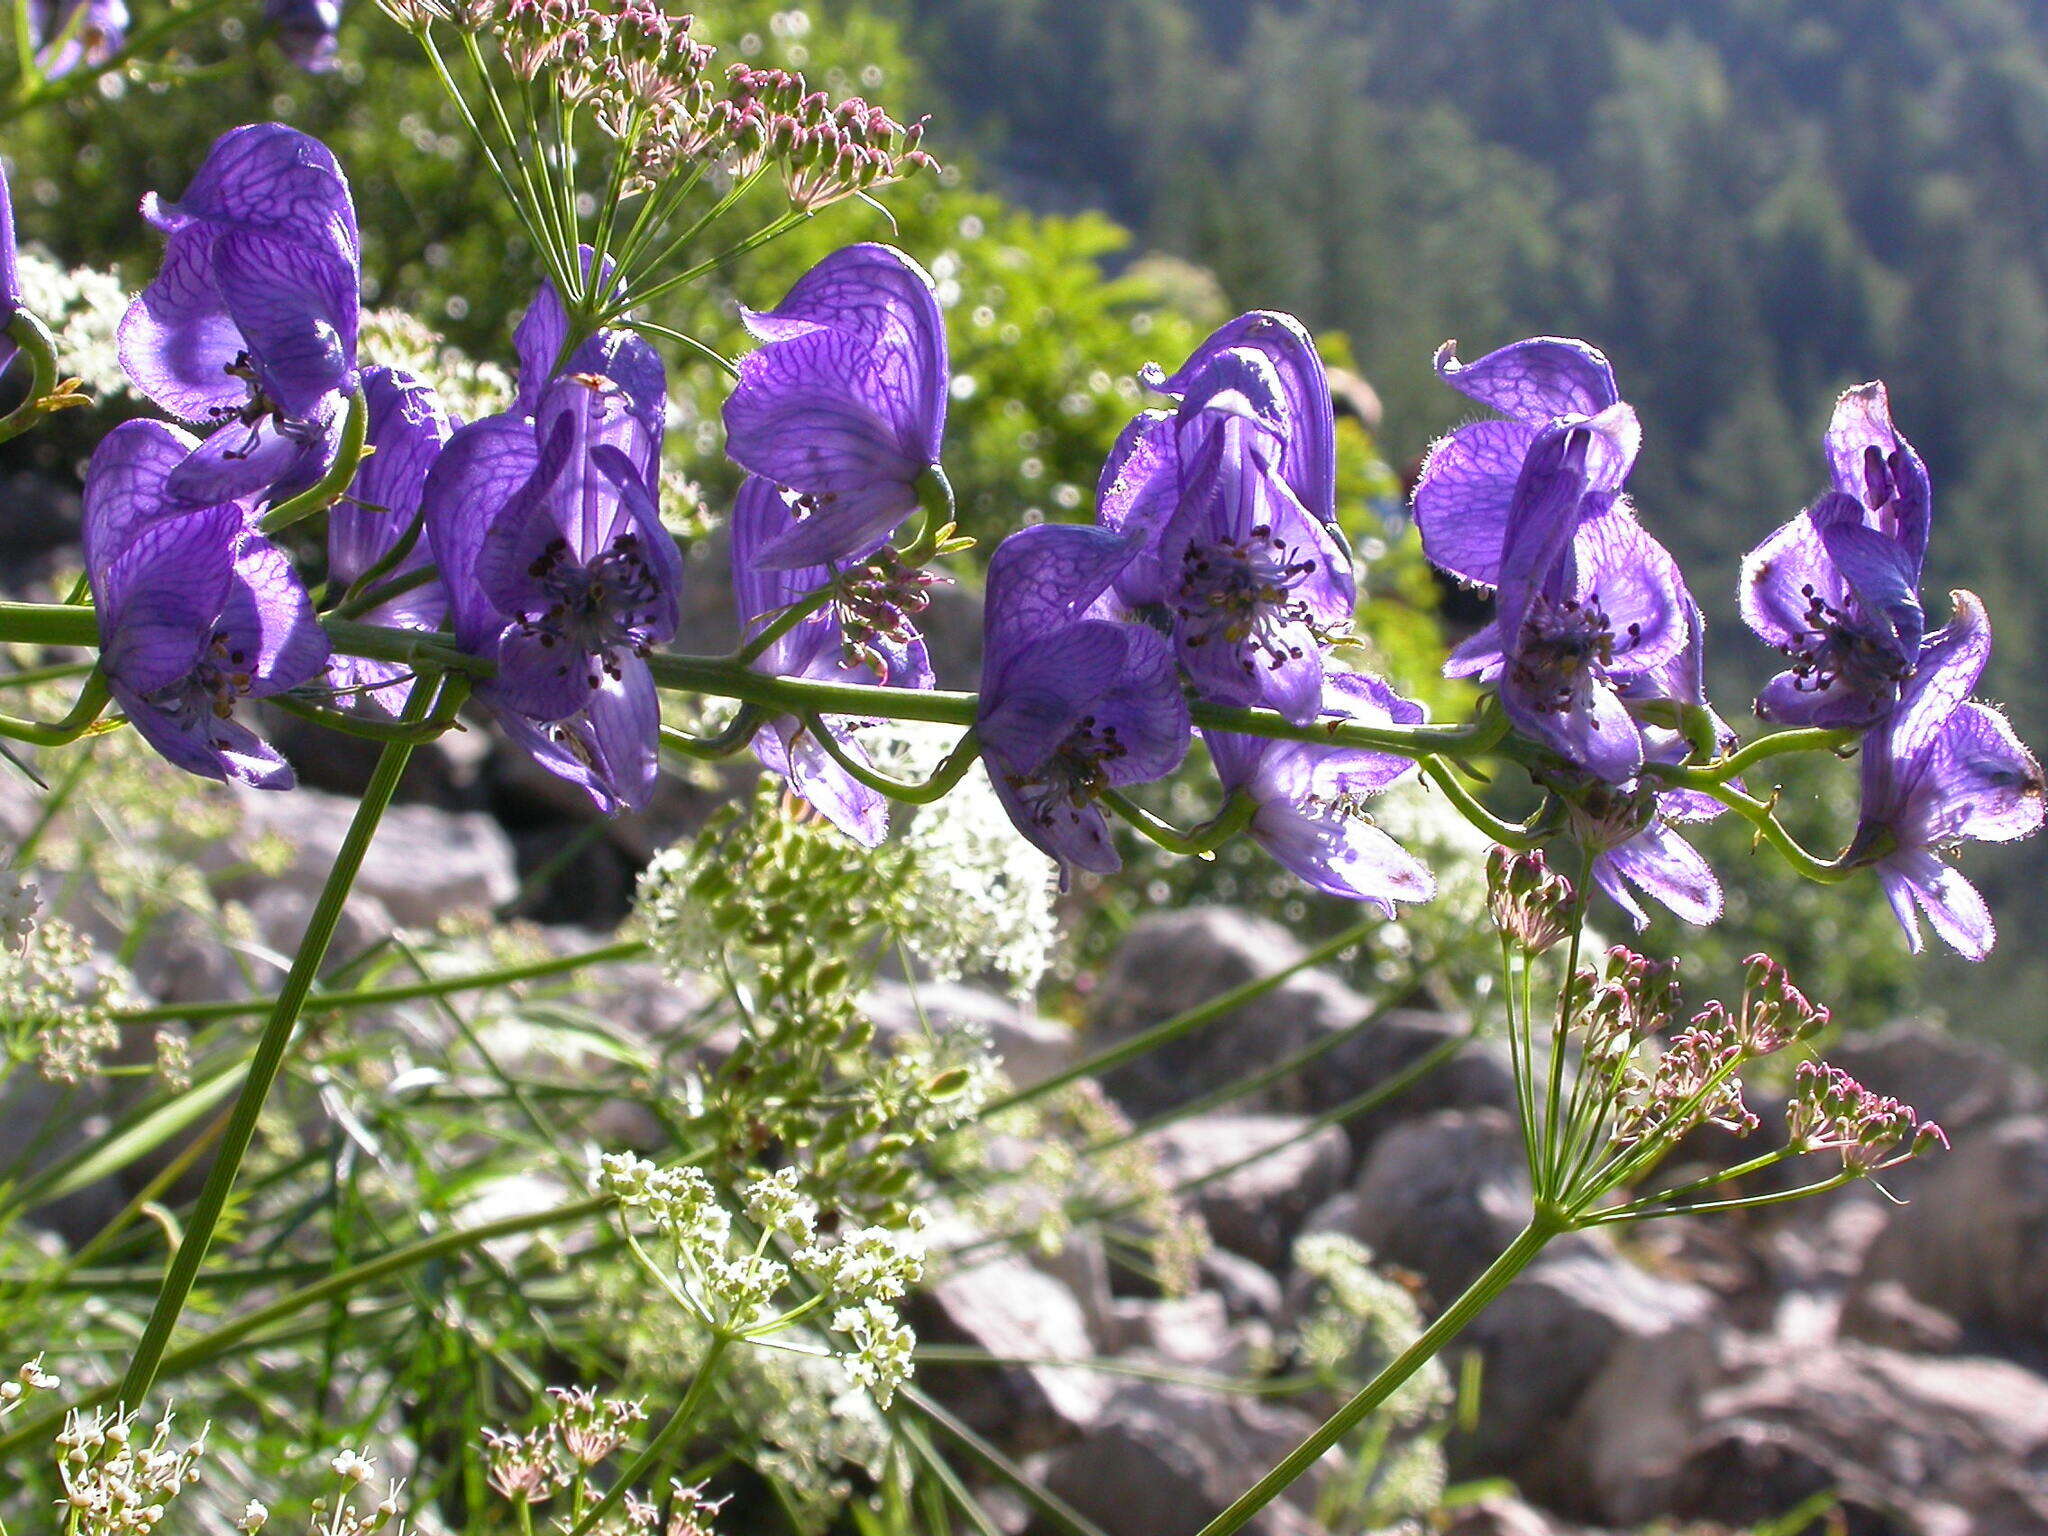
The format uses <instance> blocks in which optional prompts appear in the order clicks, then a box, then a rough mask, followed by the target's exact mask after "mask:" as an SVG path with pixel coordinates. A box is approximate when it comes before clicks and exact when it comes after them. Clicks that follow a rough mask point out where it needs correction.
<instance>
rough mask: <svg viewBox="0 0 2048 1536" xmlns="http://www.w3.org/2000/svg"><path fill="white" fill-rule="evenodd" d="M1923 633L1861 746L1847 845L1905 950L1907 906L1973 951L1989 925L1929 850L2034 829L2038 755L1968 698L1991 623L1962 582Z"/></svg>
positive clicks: (1962, 884) (1967, 887) (1989, 939)
mask: <svg viewBox="0 0 2048 1536" xmlns="http://www.w3.org/2000/svg"><path fill="white" fill-rule="evenodd" d="M1953 599H1954V602H1955V617H1954V618H1953V619H1951V620H1950V621H1949V623H1948V625H1947V626H1946V627H1945V628H1944V629H1942V630H1940V631H1939V632H1937V633H1936V634H1934V635H1931V636H1929V637H1928V640H1927V644H1926V647H1925V649H1924V650H1923V651H1922V653H1921V655H1920V659H1919V665H1918V667H1917V669H1916V670H1915V672H1914V674H1913V677H1912V678H1911V680H1910V681H1909V682H1907V684H1906V685H1905V687H1904V688H1903V689H1902V690H1901V692H1900V696H1899V701H1898V706H1897V708H1896V709H1894V710H1893V712H1892V714H1891V715H1890V717H1889V718H1888V719H1887V720H1886V721H1885V723H1884V724H1883V725H1882V726H1881V727H1879V728H1878V729H1876V730H1874V731H1872V732H1871V734H1870V735H1869V736H1868V737H1867V738H1866V739H1865V741H1864V745H1863V803H1862V806H1861V810H1860V814H1859V818H1858V824H1857V830H1856V839H1855V842H1854V844H1853V845H1852V854H1854V855H1856V856H1860V857H1862V858H1863V859H1864V860H1865V861H1867V862H1869V863H1870V864H1872V865H1873V866H1874V867H1875V869H1876V871H1877V878H1878V883H1879V884H1880V885H1882V886H1883V888H1884V893H1885V896H1886V897H1887V898H1888V899H1889V900H1890V902H1891V905H1892V911H1893V912H1894V913H1895V914H1896V915H1897V916H1898V919H1899V925H1900V926H1901V927H1902V928H1904V929H1905V931H1906V939H1907V942H1908V943H1909V944H1910V945H1911V947H1912V949H1913V952H1914V953H1915V954H1918V953H1919V951H1920V923H1919V917H1918V913H1917V912H1916V910H1915V909H1916V908H1917V909H1918V912H1924V913H1925V914H1926V915H1927V920H1928V921H1929V922H1930V923H1931V924H1932V925H1933V927H1934V931H1935V932H1936V933H1938V934H1939V935H1940V936H1941V937H1942V938H1943V939H1944V940H1945V941H1946V942H1947V943H1948V944H1949V945H1950V946H1951V947H1952V948H1953V949H1955V951H1956V952H1957V953H1958V954H1960V955H1962V956H1963V957H1964V958H1966V959H1970V960H1982V959H1983V958H1984V957H1985V956H1986V955H1987V954H1989V953H1990V952H1991V946H1992V943H1993V941H1994V939H1995V938H1996V937H1997V930H1996V928H1995V927H1994V925H1993V923H1992V920H1991V913H1990V910H1989V909H1988V908H1987V907H1986V906H1985V904H1984V898H1983V897H1982V896H1980V895H1979V894H1978V892H1977V888H1976V887H1975V886H1973V885H1971V884H1970V882H1969V881H1968V880H1966V879H1965V878H1964V877H1963V876H1962V875H1961V874H1960V873H1959V872H1957V871H1956V870H1954V869H1951V868H1950V867H1949V866H1948V865H1946V864H1944V863H1943V862H1942V861H1941V859H1940V857H1939V850H1941V849H1944V848H1949V847H1953V846H1954V845H1956V844H1958V843H1963V842H2010V841H2011V840H2013V839H2014V838H2021V837H2026V836H2029V835H2031V834H2032V833H2034V832H2036V831H2038V830H2040V826H2041V819H2042V805H2043V800H2042V796H2043V783H2042V777H2041V765H2040V763H2039V762H2038V761H2037V760H2036V759H2035V757H2034V755H2033V753H2031V752H2029V751H2028V750H2027V748H2026V747H2025V746H2024V745H2023V744H2022V743H2021V742H2020V740H2019V738H2018V737H2017V736H2016V735H2014V733H2013V729H2012V726H2011V725H2010V724H2008V723H2007V721H2006V719H2005V717H2004V716H2003V715H2001V714H2000V713H1999V712H1998V711H1997V710H1995V709H1992V708H1991V707H1990V706H1988V705H1985V704H1980V703H1977V702H1975V701H1973V700H1971V699H1970V697H1969V694H1970V690H1971V689H1973V688H1974V687H1976V685H1977V679H1978V677H1979V676H1981V675H1982V673H1983V670H1984V664H1985V662H1986V661H1987V660H1989V658H1990V655H1991V625H1990V621H1989V620H1988V619H1987V618H1986V616H1985V613H1984V605H1983V604H1982V603H1981V602H1980V601H1979V600H1978V599H1977V598H1976V597H1975V596H1974V595H1973V594H1971V593H1968V592H1957V593H1954V594H1953Z"/></svg>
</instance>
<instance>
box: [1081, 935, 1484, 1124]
mask: <svg viewBox="0 0 2048 1536" xmlns="http://www.w3.org/2000/svg"><path fill="white" fill-rule="evenodd" d="M1304 953H1305V950H1304V949H1303V947H1302V945H1301V944H1300V943H1299V942H1298V941H1297V940H1296V939H1295V938H1294V936H1293V935H1292V934H1290V933H1288V932H1287V930H1286V929H1284V928H1282V927H1281V926H1280V925H1279V924H1277V923H1275V922H1273V921H1272V920H1270V919H1268V918H1265V917H1261V916H1259V915H1257V914H1256V913H1251V912H1246V911H1243V910H1241V909H1239V908H1234V907H1192V908H1184V909H1180V910H1175V911H1158V912H1151V913H1148V914H1146V915H1145V916H1144V917H1143V918H1141V919H1139V921H1138V922H1137V923H1136V924H1135V925H1134V926H1133V928H1132V929H1131V932H1130V935H1129V936H1128V937H1127V938H1126V939H1125V941H1124V944H1123V947H1122V948H1121V949H1120V950H1118V952H1117V955H1116V958H1115V959H1114V960H1113V961H1112V962H1111V964H1110V966H1109V968H1108V970H1107V971H1106V972H1105V973H1104V974H1103V976H1102V978H1101V980H1100V981H1099V982H1098V984H1097V986H1096V990H1095V995H1094V998H1093V1000H1092V1003H1091V1007H1090V1013H1089V1020H1088V1027H1089V1035H1090V1038H1089V1042H1088V1043H1089V1047H1090V1048H1091V1049H1099V1048H1101V1047H1104V1046H1108V1045H1112V1044H1114V1043H1116V1042H1117V1041H1120V1040H1124V1039H1127V1038H1129V1037H1130V1036H1132V1035H1134V1034H1137V1033H1139V1032H1140V1031H1142V1030H1145V1029H1147V1028H1150V1027H1151V1026H1153V1025H1155V1024H1160V1023H1163V1022H1165V1021H1166V1020H1168V1019H1170V1018H1173V1017H1175V1016H1176V1015H1179V1014H1182V1013H1186V1012H1189V1011H1191V1010H1193V1009H1195V1008H1198V1007H1200V1006H1201V1005H1203V1004H1205V1003H1208V1002H1210V1001H1212V1000H1213V999H1215V998H1217V997H1219V996H1221V995H1222V994H1224V993H1226V992H1228V991H1230V990H1231V989H1233V988H1236V987H1240V986H1243V985H1245V984H1246V983H1248V982H1251V981H1255V980H1257V979H1259V978H1262V977H1266V976H1271V975H1274V974H1276V973H1278V972H1280V971H1282V970H1285V969H1286V968H1287V967H1288V966H1289V965H1292V964H1294V963H1296V962H1298V961H1299V960H1300V959H1301V957H1302V955H1303V954H1304ZM1373 1012H1374V1005H1373V1003H1372V1002H1371V1000H1370V999H1368V998H1366V997H1364V996H1362V995H1361V994H1360V993H1358V992H1356V991H1354V990H1353V989H1352V988H1351V987H1349V986H1347V985H1346V984H1345V983H1344V982H1343V981H1342V980H1340V979H1339V978H1338V977H1336V976H1334V975H1332V974H1330V973H1329V972H1327V971H1323V970H1320V969H1314V968H1311V969H1308V970H1303V971H1297V972H1296V973H1295V974H1294V975H1292V976H1289V977H1288V978H1287V979H1286V980H1284V981H1281V982H1279V983H1276V984H1275V985H1274V986H1273V987H1271V988H1270V989H1269V990H1267V991H1266V992H1264V993H1262V994H1261V995H1259V996H1258V997H1256V998H1253V999H1252V1000H1250V1001H1249V1002H1246V1003H1243V1004H1241V1005H1240V1006H1238V1007H1237V1008H1234V1009H1232V1010H1231V1011H1230V1012H1228V1013H1226V1014H1223V1015H1222V1016H1220V1017H1219V1018H1217V1019H1215V1020H1213V1021H1212V1022H1210V1023H1208V1024H1205V1025H1204V1026H1202V1027H1201V1028H1200V1029H1197V1030H1195V1031H1193V1032H1191V1033H1189V1034H1187V1035H1183V1036H1182V1037H1181V1038H1179V1039H1178V1040H1175V1041H1173V1042H1172V1043H1171V1044H1169V1045H1165V1046H1162V1047H1160V1048H1159V1049H1157V1050H1154V1051H1151V1052H1149V1053H1148V1054H1146V1055H1145V1056H1144V1057H1142V1058H1140V1059H1139V1060H1137V1061H1134V1062H1131V1063H1129V1064H1127V1065H1126V1066H1124V1067H1121V1068H1119V1069H1117V1070H1116V1071H1114V1072H1111V1073H1109V1074H1108V1075H1107V1076H1106V1077H1105V1078H1104V1080H1103V1084H1104V1086H1105V1087H1106V1088H1107V1089H1108V1090H1109V1092H1110V1093H1111V1094H1112V1095H1113V1096H1114V1097H1115V1098H1116V1099H1117V1100H1118V1102H1120V1103H1121V1104H1122V1105H1123V1106H1124V1107H1125V1108H1126V1109H1127V1110H1129V1111H1130V1112H1131V1113H1132V1114H1133V1115H1136V1116H1139V1117H1141V1118H1142V1117H1144V1116H1146V1115H1151V1114H1156V1113H1159V1112H1160V1111H1162V1110H1166V1109H1170V1108H1173V1107H1174V1106H1175V1105H1179V1104H1185V1103H1187V1102H1188V1101H1189V1100H1191V1099H1196V1098H1200V1097H1202V1096H1204V1095H1206V1094H1209V1093H1213V1092H1217V1091H1219V1090H1226V1089H1229V1088H1231V1087H1233V1086H1234V1085H1236V1084H1239V1083H1242V1082H1243V1081H1244V1080H1245V1079H1247V1078H1248V1077H1251V1076H1253V1075H1255V1074H1256V1073H1258V1072H1260V1071H1261V1070H1263V1069H1264V1068H1266V1067H1269V1066H1271V1065H1272V1064H1273V1063H1274V1062H1276V1061H1279V1060H1281V1059H1283V1058H1285V1057H1288V1056H1292V1055H1294V1054H1296V1053H1298V1052H1301V1051H1305V1050H1307V1049H1309V1048H1310V1047H1312V1046H1314V1045H1317V1044H1319V1043H1324V1042H1327V1041H1329V1040H1330V1039H1331V1038H1332V1037H1333V1036H1343V1035H1345V1034H1346V1032H1347V1031H1353V1030H1356V1032H1355V1033H1352V1034H1350V1035H1349V1036H1348V1038H1345V1039H1342V1040H1341V1041H1340V1042H1339V1043H1337V1044H1334V1045H1332V1046H1330V1048H1329V1049H1328V1050H1327V1051H1326V1052H1325V1053H1324V1054H1323V1055H1322V1056H1320V1057H1318V1058H1316V1059H1315V1060H1314V1062H1313V1063H1312V1064H1310V1065H1308V1066H1305V1067H1304V1068H1303V1069H1302V1070H1301V1071H1299V1072H1294V1073H1290V1074H1288V1075H1287V1076H1286V1077H1285V1078H1283V1079H1282V1080H1280V1081H1278V1082H1274V1083H1270V1084H1267V1085H1266V1086H1264V1087H1262V1088H1260V1089H1258V1090H1257V1091H1256V1092H1253V1093H1249V1094H1245V1095H1243V1096H1241V1097H1239V1098H1237V1099H1235V1100H1234V1101H1233V1102H1232V1104H1231V1107H1232V1108H1233V1109H1237V1110H1243V1111H1264V1112H1270V1113H1278V1114H1317V1113H1320V1112H1322V1111H1325V1110H1330V1109H1334V1108H1336V1107H1338V1106H1339V1105H1342V1104H1347V1103H1350V1102H1351V1101H1353V1100H1355V1099H1356V1098H1358V1097H1359V1096H1360V1095H1361V1094H1364V1093H1365V1092H1367V1091H1368V1090H1371V1089H1373V1088H1375V1087H1377V1086H1379V1085H1381V1084H1384V1083H1385V1082H1386V1081H1387V1080H1388V1079H1389V1078H1391V1077H1392V1076H1393V1075H1394V1074H1395V1073H1397V1072H1399V1071H1401V1070H1402V1069H1403V1068H1404V1067H1406V1066H1408V1065H1410V1064H1411V1063H1413V1062H1415V1061H1417V1060H1419V1059H1420V1058H1422V1057H1423V1056H1425V1055H1427V1054H1428V1053H1429V1052H1430V1051H1432V1050H1434V1049H1436V1048H1438V1047H1440V1046H1442V1045H1443V1044H1444V1043H1445V1042H1446V1040H1448V1039H1450V1038H1452V1037H1454V1036H1458V1035H1461V1034H1462V1033H1463V1025H1462V1024H1461V1023H1460V1022H1459V1021H1457V1020H1455V1019H1451V1018H1448V1017H1446V1016H1444V1015H1440V1014H1432V1013H1424V1012H1419V1011H1417V1010H1413V1009H1390V1010H1387V1011H1386V1012H1384V1013H1382V1014H1381V1015H1380V1016H1379V1017H1377V1018H1373ZM1367 1019H1372V1023H1371V1024H1370V1025H1368V1026H1367V1027H1365V1028H1363V1029H1358V1028H1357V1026H1359V1025H1360V1024H1361V1023H1363V1022H1364V1021H1365V1020H1367ZM1509 1098H1510V1096H1509V1091H1508V1084H1507V1077H1506V1074H1505V1072H1504V1071H1503V1070H1502V1069H1501V1068H1500V1065H1499V1063H1498V1062H1496V1061H1494V1060H1492V1058H1490V1057H1489V1056H1487V1055H1486V1054H1485V1053H1483V1052H1472V1051H1468V1052H1466V1053H1465V1054H1464V1055H1462V1056H1460V1057H1457V1058H1454V1059H1452V1060H1451V1061H1449V1062H1448V1063H1446V1064H1445V1065H1444V1066H1443V1067H1441V1068H1439V1069H1438V1070H1437V1071H1435V1072H1432V1073H1431V1074H1429V1075H1428V1076H1426V1077H1425V1078H1423V1079H1422V1080H1420V1081H1419V1082H1417V1083H1416V1084H1414V1085H1413V1086H1412V1087H1411V1088H1409V1089H1408V1091H1406V1092H1405V1093H1403V1094H1402V1095H1401V1096H1400V1098H1399V1099H1398V1101H1397V1102H1396V1103H1395V1104H1394V1105H1392V1106H1390V1107H1387V1108H1383V1109H1381V1110H1380V1111H1379V1112H1378V1113H1377V1114H1375V1115H1374V1116H1373V1117H1371V1119H1370V1120H1369V1121H1368V1122H1366V1123H1364V1124H1363V1125H1361V1126H1360V1127H1357V1128H1355V1129H1356V1130H1357V1132H1358V1135H1359V1139H1360V1143H1361V1144H1363V1142H1364V1141H1365V1140H1369V1139H1370V1138H1371V1136H1372V1135H1374V1134H1377V1133H1378V1132H1379V1131H1380V1130H1382V1129H1384V1128H1385V1126H1386V1125H1388V1124H1390V1123H1392V1122H1393V1121H1394V1120H1395V1119H1398V1118H1399V1117H1401V1116H1405V1115H1412V1114H1415V1113H1418V1112H1421V1111H1424V1110H1428V1109H1433V1108H1441V1107H1445V1106H1450V1105H1474V1104H1495V1105H1499V1104H1506V1103H1508V1102H1509Z"/></svg>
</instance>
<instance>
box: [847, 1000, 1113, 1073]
mask: <svg viewBox="0 0 2048 1536" xmlns="http://www.w3.org/2000/svg"><path fill="white" fill-rule="evenodd" d="M861 1008H862V1010H863V1011H864V1012H865V1013H866V1014H867V1016H868V1017H869V1018H870V1019H872V1020H873V1021H874V1025H875V1030H876V1032H877V1033H878V1034H880V1035H882V1036H884V1037H885V1038H893V1037H895V1036H898V1035H904V1034H911V1033H922V1032H923V1031H924V1030H925V1029H926V1028H927V1027H929V1028H931V1029H932V1030H935V1031H938V1032H942V1033H943V1032H944V1031H945V1030H947V1029H949V1028H957V1027H960V1026H967V1027H969V1028H973V1029H977V1030H980V1031H981V1032H983V1033H984V1034H986V1035H987V1036H988V1038H989V1043H990V1044H991V1045H993V1046H994V1047H995V1052H996V1055H997V1056H998V1057H1000V1058H1001V1060H1002V1066H1003V1074H1004V1075H1005V1076H1006V1077H1008V1078H1009V1080H1010V1082H1011V1083H1012V1085H1014V1086H1016V1087H1018V1088H1028V1087H1030V1086H1031V1085H1032V1084H1034V1083H1042V1082H1044V1081H1045V1080H1046V1079H1047V1078H1048V1077H1051V1076H1052V1075H1053V1074H1054V1073H1055V1072H1059V1071H1061V1070H1063V1069H1065V1068H1066V1067H1068V1066H1071V1065H1072V1064H1073V1063H1074V1061H1075V1060H1076V1059H1077V1058H1078V1057H1079V1055H1080V1041H1079V1040H1078V1039H1076V1037H1075V1035H1074V1031H1073V1030H1072V1029H1070V1028H1068V1027H1067V1026H1066V1025H1064V1024H1062V1023H1060V1022H1059V1021H1058V1020H1056V1019H1048V1018H1044V1017H1042V1016H1041V1015H1040V1014H1039V1013H1038V1012H1037V1011H1036V1010H1035V1009H1033V1008H1031V1007H1030V1006H1029V1005H1028V1004H1025V1003H1021V1002H1018V1001H1017V1000H1016V999H1014V998H1008V997H1003V996H1000V995H999V994H997V993H994V992H989V991H985V990H983V989H982V988H980V987H971V986H966V985H963V984H962V983H960V982H952V981H922V982H918V983H917V984H916V985H915V986H913V985H911V984H910V983H908V982H904V981H896V980H891V979H886V978H885V979H883V980H880V981H877V982H876V983H875V985H874V987H873V988H872V989H871V990H870V991H869V993H868V995H867V996H866V997H865V998H863V999H862V1000H861Z"/></svg>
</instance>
